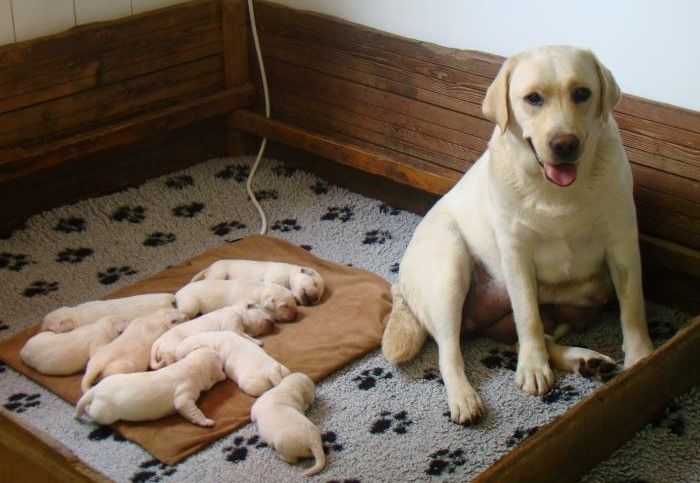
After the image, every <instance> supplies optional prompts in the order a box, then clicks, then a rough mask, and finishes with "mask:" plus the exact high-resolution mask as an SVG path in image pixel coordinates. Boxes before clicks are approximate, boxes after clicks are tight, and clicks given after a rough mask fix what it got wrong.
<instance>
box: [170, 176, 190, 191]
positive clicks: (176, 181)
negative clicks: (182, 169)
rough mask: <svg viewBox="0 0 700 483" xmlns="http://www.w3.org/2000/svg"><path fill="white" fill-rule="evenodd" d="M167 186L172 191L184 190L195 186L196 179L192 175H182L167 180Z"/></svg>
mask: <svg viewBox="0 0 700 483" xmlns="http://www.w3.org/2000/svg"><path fill="white" fill-rule="evenodd" d="M165 186H166V187H167V188H170V189H171V190H183V189H185V188H187V187H188V186H194V179H193V178H192V176H190V175H187V174H181V175H179V176H173V177H172V178H168V179H166V180H165Z"/></svg>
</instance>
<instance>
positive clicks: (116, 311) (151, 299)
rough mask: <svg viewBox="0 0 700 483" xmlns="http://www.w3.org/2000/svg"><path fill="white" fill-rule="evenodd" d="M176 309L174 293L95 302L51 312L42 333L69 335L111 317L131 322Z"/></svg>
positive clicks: (45, 318) (47, 316) (45, 320)
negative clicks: (157, 312) (160, 311)
mask: <svg viewBox="0 0 700 483" xmlns="http://www.w3.org/2000/svg"><path fill="white" fill-rule="evenodd" d="M174 306H175V296H174V295H173V294H171V293H151V294H143V295H134V296H132V297H123V298H119V299H111V300H92V301H90V302H85V303H82V304H80V305H76V306H75V307H61V308H58V309H56V310H54V311H52V312H49V313H48V314H46V316H44V320H43V322H42V324H41V330H50V331H52V332H68V331H69V330H73V329H74V328H76V327H79V326H81V325H86V324H92V323H93V322H97V321H98V320H99V319H101V318H102V317H106V316H108V315H114V316H117V317H121V318H122V319H125V320H131V319H135V318H136V317H141V316H142V315H148V314H151V313H153V312H155V311H157V310H160V309H169V308H173V307H174Z"/></svg>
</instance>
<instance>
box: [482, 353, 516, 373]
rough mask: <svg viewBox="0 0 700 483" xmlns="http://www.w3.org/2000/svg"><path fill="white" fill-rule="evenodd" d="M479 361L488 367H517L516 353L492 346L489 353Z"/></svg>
mask: <svg viewBox="0 0 700 483" xmlns="http://www.w3.org/2000/svg"><path fill="white" fill-rule="evenodd" d="M481 363H482V364H483V365H485V366H486V367H488V368H489V369H496V368H501V367H502V368H505V369H509V370H511V371H515V369H516V368H517V367H518V353H517V352H515V351H512V350H507V349H505V350H501V351H499V350H498V349H497V348H493V349H491V350H490V351H489V355H488V356H486V357H484V358H483V359H481Z"/></svg>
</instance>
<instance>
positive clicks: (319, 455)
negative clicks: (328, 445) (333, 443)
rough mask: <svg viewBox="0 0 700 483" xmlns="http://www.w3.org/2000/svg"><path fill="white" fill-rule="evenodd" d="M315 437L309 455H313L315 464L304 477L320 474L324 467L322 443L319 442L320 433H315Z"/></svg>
mask: <svg viewBox="0 0 700 483" xmlns="http://www.w3.org/2000/svg"><path fill="white" fill-rule="evenodd" d="M315 435H316V436H315V437H314V438H313V442H312V443H311V453H312V454H313V455H314V459H315V460H316V462H315V463H314V465H313V466H312V467H311V468H309V469H308V470H306V471H305V472H304V476H313V475H315V474H316V473H318V472H320V471H321V470H322V469H323V468H325V466H326V453H325V452H324V451H323V442H322V441H321V433H320V432H315Z"/></svg>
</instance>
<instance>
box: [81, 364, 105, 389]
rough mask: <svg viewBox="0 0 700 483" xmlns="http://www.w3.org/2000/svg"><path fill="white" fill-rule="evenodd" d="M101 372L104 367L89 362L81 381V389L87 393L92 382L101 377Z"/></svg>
mask: <svg viewBox="0 0 700 483" xmlns="http://www.w3.org/2000/svg"><path fill="white" fill-rule="evenodd" d="M101 372H102V368H101V367H98V366H97V364H93V365H91V364H90V363H88V365H87V369H85V375H84V376H83V380H82V381H80V389H82V390H83V393H85V394H87V392H88V390H89V389H90V387H91V386H92V384H93V383H94V382H95V381H96V380H97V379H98V378H99V377H100V373H101Z"/></svg>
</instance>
